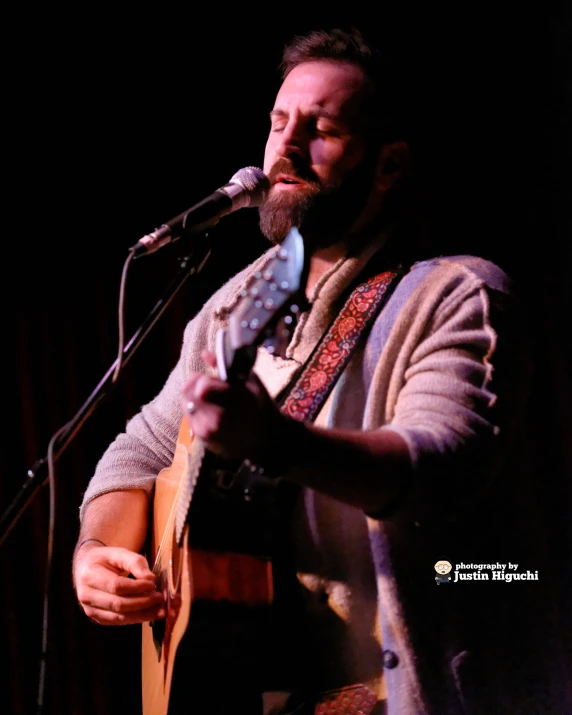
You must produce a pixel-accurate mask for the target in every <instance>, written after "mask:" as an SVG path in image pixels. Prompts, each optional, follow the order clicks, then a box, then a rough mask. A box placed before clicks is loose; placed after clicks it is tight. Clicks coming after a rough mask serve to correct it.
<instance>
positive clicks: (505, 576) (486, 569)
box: [434, 560, 538, 585]
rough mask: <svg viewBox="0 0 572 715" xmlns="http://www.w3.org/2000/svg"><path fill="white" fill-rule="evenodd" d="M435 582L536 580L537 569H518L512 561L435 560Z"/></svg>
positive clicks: (439, 583) (438, 583)
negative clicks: (487, 562)
mask: <svg viewBox="0 0 572 715" xmlns="http://www.w3.org/2000/svg"><path fill="white" fill-rule="evenodd" d="M434 568H435V571H436V572H437V576H435V583H437V585H441V584H443V583H457V581H504V582H505V583H512V582H513V581H538V569H536V570H534V571H530V569H527V570H526V571H519V570H518V564H512V563H510V562H509V563H506V564H501V563H498V562H497V563H494V564H493V563H491V564H474V563H467V564H465V563H462V562H461V563H458V564H455V568H453V564H452V563H451V562H450V561H445V560H441V561H437V562H436V563H435V566H434Z"/></svg>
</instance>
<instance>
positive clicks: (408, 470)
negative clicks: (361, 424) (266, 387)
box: [271, 423, 413, 514]
mask: <svg viewBox="0 0 572 715" xmlns="http://www.w3.org/2000/svg"><path fill="white" fill-rule="evenodd" d="M285 434H286V435H288V436H289V439H288V438H286V439H284V437H282V438H281V439H280V440H278V441H276V442H275V443H274V448H273V449H272V452H273V456H272V457H271V459H272V461H273V465H272V466H273V468H272V471H273V472H276V473H280V471H281V464H282V466H284V465H286V471H284V472H283V474H282V476H283V477H284V478H285V479H287V480H289V481H292V482H295V483H297V484H300V485H302V486H305V487H309V488H311V489H314V490H316V491H318V492H322V493H324V494H327V495H328V496H330V497H333V498H334V499H338V500H339V501H342V502H345V503H347V504H351V505H352V506H355V507H357V508H359V509H362V510H363V511H364V512H365V513H367V514H377V513H384V512H386V511H387V510H388V509H389V510H390V511H391V508H392V507H393V505H394V504H396V503H397V502H398V501H400V499H401V497H402V495H403V493H404V491H405V490H407V489H408V487H409V486H410V484H411V481H412V477H413V470H412V466H411V460H410V456H409V450H408V448H407V445H406V443H405V441H404V440H403V438H402V437H400V436H399V435H398V434H396V433H395V432H392V431H391V430H386V429H377V430H368V431H360V430H342V429H324V428H320V427H317V426H315V425H300V424H292V423H290V425H289V426H288V427H287V428H286V431H285ZM279 445H281V447H279ZM280 455H282V456H280Z"/></svg>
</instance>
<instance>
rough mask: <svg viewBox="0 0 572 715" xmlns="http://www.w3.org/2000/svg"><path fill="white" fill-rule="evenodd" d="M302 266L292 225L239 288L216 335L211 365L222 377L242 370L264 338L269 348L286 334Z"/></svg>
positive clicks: (237, 374)
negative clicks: (224, 324) (226, 320)
mask: <svg viewBox="0 0 572 715" xmlns="http://www.w3.org/2000/svg"><path fill="white" fill-rule="evenodd" d="M303 272H304V242H303V240H302V236H301V235H300V233H299V231H298V229H297V228H291V229H290V231H289V232H288V234H287V235H286V238H285V239H284V241H283V242H282V243H281V244H280V245H279V246H276V248H275V249H274V250H273V251H271V253H270V254H269V257H268V260H267V261H266V263H265V264H264V265H263V266H262V267H261V268H260V269H259V270H258V272H257V273H256V274H255V275H254V278H253V281H252V282H251V283H250V284H249V285H248V287H247V288H246V289H245V290H243V292H242V294H241V297H240V300H239V302H238V304H237V306H236V307H235V308H234V310H233V311H232V313H231V314H230V316H229V324H228V329H223V330H220V331H219V333H218V335H217V346H216V356H217V368H218V372H219V376H220V377H221V378H222V379H223V380H227V381H230V380H234V379H238V378H240V377H243V376H246V375H247V374H248V372H249V371H250V369H251V367H252V365H253V363H254V360H255V358H256V348H257V347H258V345H261V344H264V345H265V346H266V347H267V349H268V350H269V351H270V352H274V351H277V350H278V349H279V345H280V344H282V343H283V342H284V341H287V340H289V338H290V335H291V332H292V330H293V327H294V326H295V315H296V313H297V312H298V311H299V310H300V302H301V301H302V300H305V297H304V296H303V294H302V292H301V291H300V288H301V281H302V275H303Z"/></svg>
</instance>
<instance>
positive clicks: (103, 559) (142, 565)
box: [90, 546, 155, 582]
mask: <svg viewBox="0 0 572 715" xmlns="http://www.w3.org/2000/svg"><path fill="white" fill-rule="evenodd" d="M90 555H91V559H92V560H91V565H92V567H93V566H94V565H96V564H99V565H100V566H103V568H105V569H111V570H112V571H115V573H116V574H125V575H128V574H132V576H133V577H134V578H135V579H141V580H147V581H152V582H154V581H155V574H154V573H153V571H151V569H150V568H149V562H148V561H147V559H146V558H145V557H144V556H143V555H142V554H138V553H136V552H135V551H130V550H129V549H124V548H122V547H120V546H110V547H108V548H106V549H105V550H103V549H102V550H97V551H95V550H92V551H91V552H90Z"/></svg>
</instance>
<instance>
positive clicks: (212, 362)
mask: <svg viewBox="0 0 572 715" xmlns="http://www.w3.org/2000/svg"><path fill="white" fill-rule="evenodd" d="M201 358H202V359H203V362H204V363H205V364H206V365H208V366H209V367H215V368H216V366H217V361H216V355H215V354H214V353H213V352H211V351H210V350H203V351H202V352H201Z"/></svg>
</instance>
